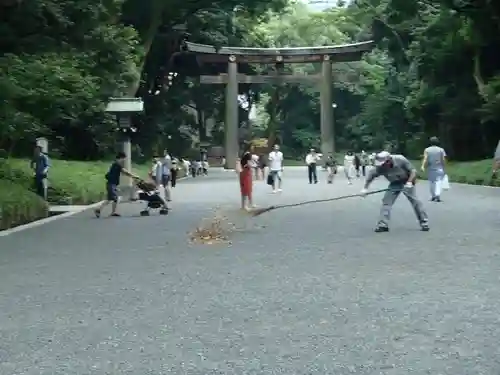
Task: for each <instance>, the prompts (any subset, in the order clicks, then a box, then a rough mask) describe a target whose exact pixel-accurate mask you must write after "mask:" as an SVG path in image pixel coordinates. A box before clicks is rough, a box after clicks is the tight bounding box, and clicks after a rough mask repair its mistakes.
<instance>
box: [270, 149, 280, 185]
mask: <svg viewBox="0 0 500 375" xmlns="http://www.w3.org/2000/svg"><path fill="white" fill-rule="evenodd" d="M268 160H269V174H270V176H271V178H272V182H273V183H272V187H273V193H276V192H281V191H283V190H282V189H281V176H282V174H283V153H282V152H281V151H280V146H279V145H274V147H273V151H271V152H270V153H269V156H268Z"/></svg>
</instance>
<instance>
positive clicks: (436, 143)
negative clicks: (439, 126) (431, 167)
mask: <svg viewBox="0 0 500 375" xmlns="http://www.w3.org/2000/svg"><path fill="white" fill-rule="evenodd" d="M429 141H430V142H431V145H434V146H436V145H438V144H439V138H438V137H431V138H430V139H429Z"/></svg>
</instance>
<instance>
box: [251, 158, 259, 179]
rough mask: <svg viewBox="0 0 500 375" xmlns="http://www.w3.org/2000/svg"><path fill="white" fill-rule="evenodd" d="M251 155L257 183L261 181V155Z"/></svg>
mask: <svg viewBox="0 0 500 375" xmlns="http://www.w3.org/2000/svg"><path fill="white" fill-rule="evenodd" d="M250 154H251V165H252V171H253V173H254V178H255V180H256V181H258V180H260V168H259V155H257V154H255V153H253V152H250Z"/></svg>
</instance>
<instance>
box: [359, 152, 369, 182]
mask: <svg viewBox="0 0 500 375" xmlns="http://www.w3.org/2000/svg"><path fill="white" fill-rule="evenodd" d="M360 159H361V174H362V175H363V177H366V167H367V166H368V164H370V159H369V157H368V154H367V153H366V152H365V151H364V150H363V151H361V156H360Z"/></svg>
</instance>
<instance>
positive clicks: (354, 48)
mask: <svg viewBox="0 0 500 375" xmlns="http://www.w3.org/2000/svg"><path fill="white" fill-rule="evenodd" d="M373 47H374V43H373V42H372V41H366V42H360V43H354V44H345V45H337V46H324V47H294V48H250V47H222V48H219V49H216V48H215V47H214V46H210V45H205V44H197V43H191V42H186V49H187V51H188V52H189V53H193V54H195V55H196V57H197V59H198V61H199V62H200V63H227V64H228V69H227V74H221V75H217V76H201V77H200V83H202V84H225V85H226V121H225V141H224V146H225V155H226V166H225V167H226V168H229V169H232V168H234V166H235V164H236V158H237V157H238V152H239V144H238V128H239V127H238V125H239V120H238V92H239V91H238V84H239V83H255V84H262V83H274V84H282V83H304V84H313V85H318V86H319V90H320V101H321V152H322V153H323V154H325V155H330V154H333V153H334V152H335V131H334V125H333V108H332V105H333V103H332V86H333V85H332V84H333V80H332V63H335V62H348V61H358V60H360V59H361V57H362V55H363V53H365V52H369V51H371V50H372V49H373ZM315 62H317V63H321V64H322V69H321V74H314V75H296V74H294V75H282V74H279V70H280V69H276V74H269V75H252V76H250V75H244V74H238V64H239V63H249V64H256V63H257V64H276V66H277V67H279V66H283V64H287V63H315Z"/></svg>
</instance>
